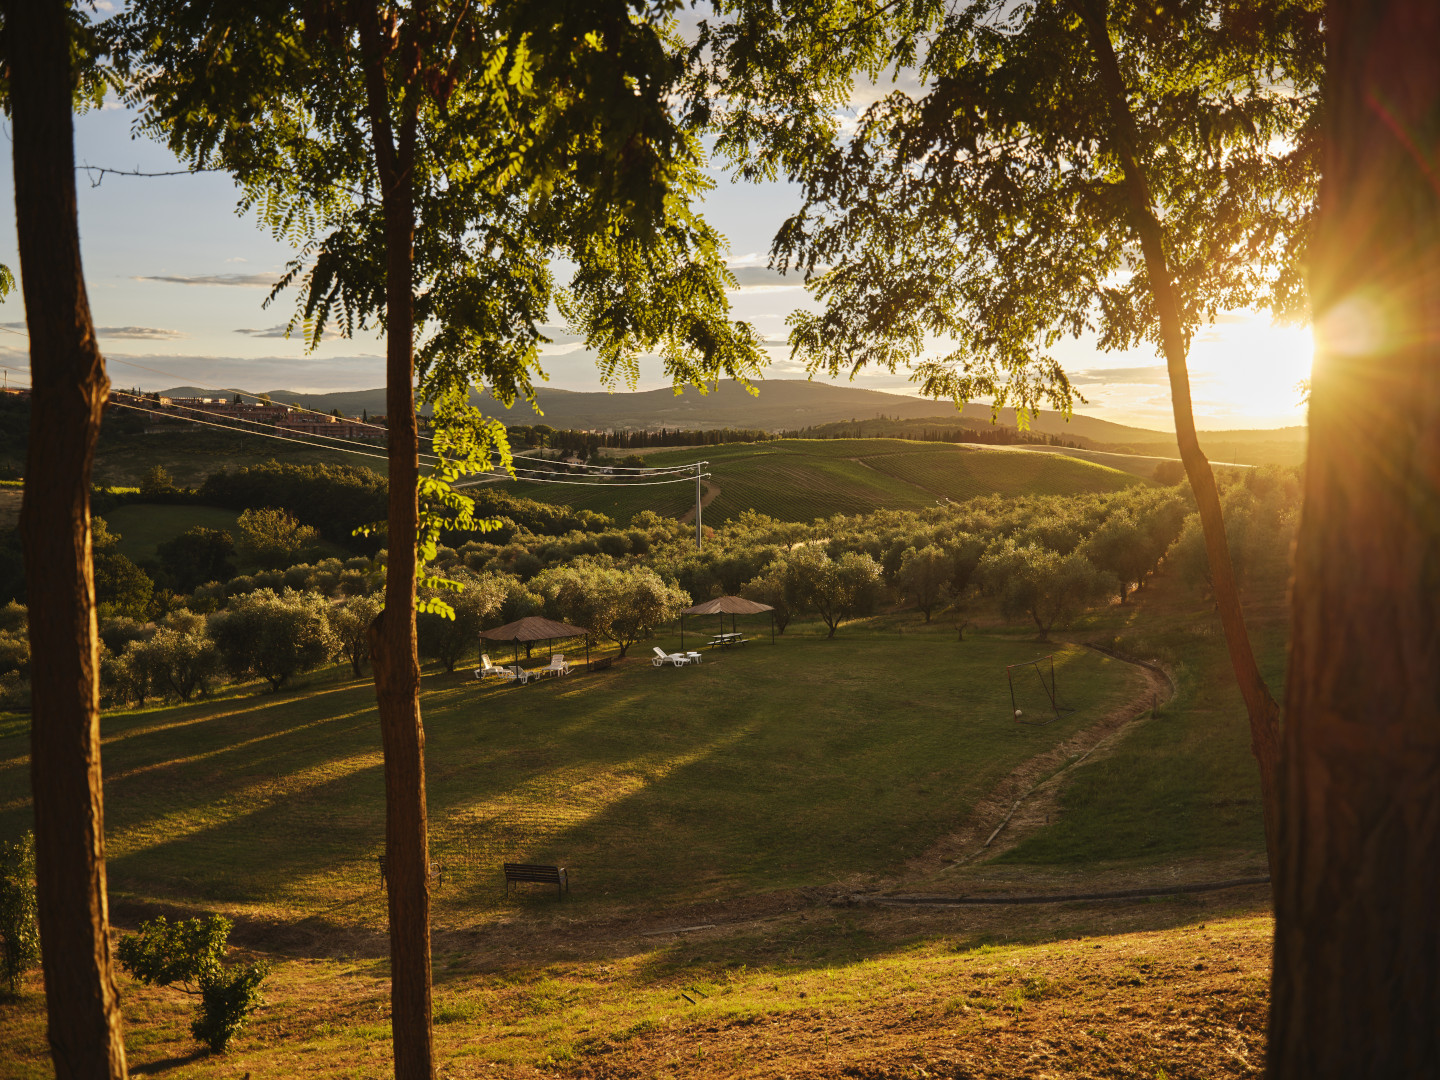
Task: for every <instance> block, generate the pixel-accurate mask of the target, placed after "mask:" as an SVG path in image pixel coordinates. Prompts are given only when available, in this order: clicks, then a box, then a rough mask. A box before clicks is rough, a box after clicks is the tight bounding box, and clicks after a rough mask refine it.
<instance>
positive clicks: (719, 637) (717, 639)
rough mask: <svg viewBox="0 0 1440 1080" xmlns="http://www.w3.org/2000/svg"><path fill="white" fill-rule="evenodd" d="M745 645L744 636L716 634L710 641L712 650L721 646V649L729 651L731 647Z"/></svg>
mask: <svg viewBox="0 0 1440 1080" xmlns="http://www.w3.org/2000/svg"><path fill="white" fill-rule="evenodd" d="M744 644H745V635H744V634H716V635H715V636H714V637H713V638H711V639H710V647H711V648H712V649H713V648H714V647H715V646H717V645H718V646H720V648H722V649H728V648H729V647H730V646H731V645H744Z"/></svg>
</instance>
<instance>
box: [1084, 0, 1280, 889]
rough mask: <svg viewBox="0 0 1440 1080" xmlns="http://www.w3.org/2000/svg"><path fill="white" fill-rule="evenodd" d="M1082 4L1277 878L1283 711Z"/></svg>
mask: <svg viewBox="0 0 1440 1080" xmlns="http://www.w3.org/2000/svg"><path fill="white" fill-rule="evenodd" d="M1078 6H1079V11H1080V14H1081V17H1082V19H1083V21H1084V23H1085V27H1086V32H1087V34H1088V36H1089V39H1090V45H1091V48H1092V49H1093V50H1094V52H1095V60H1096V65H1097V68H1098V71H1099V75H1100V85H1101V88H1102V91H1103V93H1104V94H1105V97H1106V103H1107V108H1108V111H1109V113H1110V119H1111V122H1112V124H1113V125H1114V129H1115V130H1114V135H1115V144H1116V149H1117V151H1118V153H1119V156H1120V162H1121V167H1122V169H1123V170H1124V173H1125V184H1126V191H1127V196H1128V200H1129V203H1130V214H1131V217H1132V219H1133V222H1134V226H1135V231H1136V233H1137V234H1138V235H1139V237H1140V247H1141V251H1142V253H1143V254H1144V257H1145V269H1146V271H1147V273H1148V274H1149V277H1150V289H1151V292H1152V293H1153V295H1154V299H1155V310H1156V312H1157V313H1158V315H1159V318H1160V336H1161V341H1162V343H1163V346H1164V350H1165V366H1166V369H1167V370H1168V372H1169V375H1170V403H1171V406H1172V408H1173V410H1174V413H1175V438H1176V441H1177V442H1178V443H1179V444H1180V460H1181V461H1182V462H1183V463H1184V465H1185V475H1186V476H1187V477H1188V478H1189V480H1190V488H1191V490H1192V491H1193V492H1194V493H1195V505H1196V508H1197V509H1198V510H1199V513H1200V525H1201V528H1202V531H1203V532H1204V535H1205V552H1206V554H1207V555H1208V556H1209V561H1210V579H1211V582H1212V584H1213V587H1214V591H1215V604H1216V607H1217V608H1218V609H1219V611H1220V624H1221V626H1222V627H1223V628H1224V630H1225V645H1226V648H1227V649H1228V650H1229V653H1230V666H1231V668H1232V669H1233V670H1234V672H1235V680H1236V682H1238V683H1239V685H1240V695H1241V697H1243V698H1244V699H1245V709H1246V712H1247V713H1248V714H1249V717H1250V749H1251V752H1252V753H1253V754H1254V755H1255V761H1256V763H1257V764H1258V765H1259V766H1260V798H1261V803H1262V805H1263V807H1264V813H1265V849H1266V853H1267V855H1268V857H1269V862H1270V875H1271V878H1272V879H1273V878H1274V877H1275V876H1276V853H1277V852H1278V851H1279V789H1278V777H1279V768H1280V707H1279V706H1278V705H1277V704H1276V703H1275V699H1274V697H1272V696H1271V694H1270V689H1269V687H1267V686H1266V685H1265V680H1264V678H1263V677H1262V676H1261V675H1260V666H1259V665H1258V664H1257V663H1256V662H1255V651H1254V649H1253V648H1252V647H1251V644H1250V633H1249V631H1248V630H1246V628H1245V615H1244V612H1243V611H1242V609H1241V606H1240V589H1239V586H1238V585H1237V583H1236V580H1235V569H1234V566H1233V565H1232V564H1231V561H1230V547H1229V544H1228V543H1227V542H1226V540H1225V519H1224V516H1223V514H1222V512H1221V509H1220V492H1219V489H1218V488H1217V487H1216V486H1215V473H1214V471H1213V470H1212V469H1211V468H1210V462H1209V460H1208V459H1207V458H1206V457H1205V454H1204V453H1203V452H1202V451H1201V449H1200V439H1199V436H1198V435H1197V434H1196V431H1195V414H1194V410H1193V409H1192V407H1191V402H1190V371H1189V369H1188V367H1187V366H1186V356H1187V354H1188V352H1189V342H1188V339H1187V336H1186V334H1185V329H1184V325H1183V323H1182V322H1181V320H1180V307H1179V303H1178V301H1177V300H1176V297H1175V285H1174V279H1173V278H1172V276H1171V274H1170V267H1169V264H1168V262H1167V260H1166V257H1165V243H1164V229H1163V228H1162V226H1161V224H1160V222H1159V220H1158V219H1157V218H1156V216H1155V211H1154V207H1153V204H1152V202H1151V199H1150V182H1149V178H1148V176H1147V175H1146V172H1145V165H1144V161H1143V157H1142V154H1141V147H1140V136H1139V132H1138V130H1137V128H1136V126H1135V118H1134V117H1133V116H1132V115H1131V113H1130V105H1129V99H1128V94H1127V91H1126V89H1125V81H1124V78H1123V76H1122V75H1121V73H1120V65H1119V62H1118V61H1117V60H1116V58H1115V48H1114V45H1113V44H1112V43H1111V40H1110V30H1109V26H1108V24H1107V21H1106V0H1078Z"/></svg>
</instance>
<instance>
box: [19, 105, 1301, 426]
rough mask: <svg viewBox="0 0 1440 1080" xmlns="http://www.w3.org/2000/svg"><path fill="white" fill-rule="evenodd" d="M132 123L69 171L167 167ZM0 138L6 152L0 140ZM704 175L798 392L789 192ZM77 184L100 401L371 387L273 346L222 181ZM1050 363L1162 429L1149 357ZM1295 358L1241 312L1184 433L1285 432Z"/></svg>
mask: <svg viewBox="0 0 1440 1080" xmlns="http://www.w3.org/2000/svg"><path fill="white" fill-rule="evenodd" d="M133 121H134V114H133V113H131V112H129V111H127V110H126V109H124V108H122V107H119V106H117V105H109V106H107V107H106V108H104V109H102V110H98V111H93V112H90V113H86V114H82V115H80V116H77V117H76V118H75V159H76V162H77V163H79V164H82V165H83V164H90V165H96V166H102V165H103V166H106V167H108V168H113V169H122V170H123V169H133V170H137V171H147V172H159V171H164V170H168V169H178V168H180V167H181V166H180V163H179V162H178V161H176V160H175V158H174V157H173V156H172V155H171V154H170V153H169V151H168V150H167V149H166V148H165V147H163V146H160V145H159V144H156V143H154V142H151V141H149V140H146V139H143V138H139V139H137V138H135V137H133V135H132V131H131V127H132V124H133ZM5 135H6V136H7V142H8V135H9V132H8V125H7V129H6V131H5ZM714 176H715V178H716V181H717V186H716V188H715V190H714V191H712V192H711V193H710V195H709V196H708V198H707V200H706V206H705V214H706V217H707V218H708V219H709V220H710V221H711V223H712V224H713V225H714V226H715V227H716V228H718V229H719V230H720V232H722V233H723V234H724V235H725V236H726V237H727V238H728V239H729V242H730V252H731V253H730V262H731V265H732V268H733V269H734V271H735V273H736V275H737V277H738V278H739V280H740V287H739V289H737V290H736V291H734V292H733V293H732V294H731V298H730V299H731V304H732V309H733V312H734V314H735V316H736V317H738V318H743V319H748V320H750V321H751V322H753V323H754V325H755V327H756V328H757V330H759V332H760V333H761V334H762V335H764V336H765V338H766V339H767V343H768V344H767V350H768V352H769V354H770V356H771V361H770V364H769V366H768V368H767V377H769V378H804V377H805V375H806V373H805V371H804V368H803V366H802V365H801V364H799V363H798V362H795V361H792V360H791V359H790V355H789V347H788V345H787V344H786V343H785V335H786V325H785V317H786V315H787V314H789V313H790V312H791V311H793V310H795V309H796V308H800V307H810V308H813V306H814V305H813V303H812V302H811V301H810V300H809V297H808V295H807V293H806V292H805V289H804V287H803V285H802V284H801V283H800V282H799V281H797V280H795V279H794V278H793V277H792V278H788V279H787V278H783V277H781V276H780V275H778V274H776V273H775V272H774V271H771V270H769V269H767V268H766V262H767V253H768V251H769V247H770V240H771V237H772V236H773V235H774V233H775V231H776V229H777V228H778V227H779V225H780V224H781V223H782V222H783V221H784V220H785V218H786V217H787V216H788V215H789V214H790V213H791V212H792V211H793V210H795V209H797V208H798V206H799V196H798V191H797V189H796V188H794V187H792V186H790V185H787V184H784V183H774V184H765V185H753V184H742V183H732V182H731V181H730V180H729V179H728V178H727V177H726V176H725V175H724V174H723V173H721V172H719V171H718V170H717V171H716V172H715V173H714ZM97 180H98V182H96V181H97ZM77 181H78V184H79V189H80V190H79V214H80V235H81V244H82V256H83V259H84V264H85V273H86V280H87V285H88V288H89V294H90V303H91V309H92V313H93V316H94V320H95V324H96V326H97V328H98V333H99V337H100V344H101V348H102V349H103V350H104V352H105V355H106V358H107V362H108V363H109V370H110V378H111V382H112V383H113V384H114V385H115V386H117V387H131V386H139V387H141V388H143V389H147V390H153V389H164V388H167V387H170V386H176V385H181V384H190V385H199V386H208V387H216V388H223V387H240V388H243V389H246V390H249V391H252V392H257V393H258V392H263V391H268V390H296V391H304V392H310V393H317V392H324V391H333V390H359V389H367V388H371V387H376V386H381V385H383V383H384V374H383V372H384V346H383V343H382V342H381V341H379V340H378V339H377V338H375V337H373V336H368V335H367V336H362V337H357V338H355V339H349V340H347V339H341V338H334V339H330V340H327V341H325V342H323V343H322V344H321V346H320V347H319V348H318V349H316V350H315V351H314V352H313V353H311V352H307V350H306V349H305V347H304V344H303V342H301V341H300V340H298V339H294V338H292V339H286V337H285V336H284V326H285V324H286V322H287V321H288V319H289V317H290V315H291V313H292V311H293V308H294V302H295V301H294V295H293V293H291V294H282V295H281V296H280V297H279V298H277V299H276V301H275V302H274V303H273V304H271V305H270V306H269V307H268V308H267V307H266V306H265V300H266V297H267V295H268V293H269V286H270V285H271V284H272V283H273V282H274V281H275V280H276V279H277V278H278V277H279V275H280V273H281V272H282V270H283V268H284V266H285V263H286V262H287V261H288V260H289V259H290V258H292V257H293V255H294V253H293V251H292V250H291V249H290V247H289V246H288V245H287V244H285V243H283V242H281V241H277V240H275V239H274V238H272V237H271V236H270V234H269V233H268V232H266V231H263V230H262V229H260V228H258V227H257V226H256V224H255V222H254V220H253V218H250V217H244V216H240V215H239V214H237V211H236V204H237V202H238V198H239V192H238V190H237V189H236V188H235V187H234V185H233V184H232V183H231V181H230V180H229V178H228V177H226V176H225V175H224V174H198V175H182V176H168V177H147V178H137V177H126V176H110V175H107V176H104V177H103V178H100V177H94V176H87V174H86V173H84V172H80V173H79V174H78V175H77ZM0 197H3V198H4V200H5V202H6V205H13V184H12V174H11V170H10V169H9V168H5V169H4V170H3V175H0ZM0 262H4V263H5V264H6V265H9V266H11V267H12V268H18V266H19V258H18V255H17V253H16V240H15V228H14V220H13V217H7V219H6V220H5V221H4V223H3V226H0ZM24 325H25V324H24V309H23V305H22V302H21V300H20V297H19V295H18V293H16V294H12V296H11V297H10V298H9V299H8V300H7V301H6V302H5V303H4V304H0V366H4V367H7V368H9V369H10V370H11V371H13V372H21V373H22V374H21V375H20V378H21V379H22V380H23V369H24V368H25V367H27V366H28V354H27V348H28V346H27V342H26V338H25V335H24ZM564 331H565V328H564V327H563V326H557V327H555V328H554V330H553V332H552V333H551V336H552V337H554V338H555V339H556V341H555V344H554V345H552V346H550V347H549V348H548V349H547V351H546V356H545V358H544V360H543V367H544V369H545V371H546V374H547V375H548V383H547V384H546V385H549V386H554V387H560V388H563V389H567V390H591V391H594V390H601V389H603V387H602V386H601V384H600V380H599V377H598V375H597V373H596V369H595V366H594V362H593V358H592V357H591V356H590V355H589V354H587V353H586V352H585V350H584V349H583V347H582V346H581V345H580V344H578V343H576V342H575V341H574V339H573V338H569V336H568V335H567V334H565V332H564ZM567 338H568V340H567ZM1054 354H1055V355H1056V357H1057V358H1058V359H1059V360H1060V361H1061V363H1062V364H1063V365H1064V367H1065V369H1066V371H1067V372H1068V373H1069V374H1070V376H1071V379H1072V380H1073V382H1074V383H1075V385H1076V387H1077V389H1078V390H1079V391H1080V393H1081V394H1083V395H1084V397H1085V398H1086V399H1087V403H1086V404H1083V405H1077V407H1076V411H1077V412H1081V413H1084V414H1086V415H1090V416H1096V417H1100V418H1102V419H1106V420H1111V421H1114V422H1116V423H1122V424H1132V425H1135V426H1138V427H1147V428H1154V429H1159V430H1173V426H1174V425H1173V422H1172V420H1171V413H1170V397H1169V384H1168V380H1167V378H1166V374H1165V369H1164V366H1163V364H1162V363H1161V362H1160V361H1159V359H1158V358H1157V356H1156V355H1155V353H1154V351H1153V350H1152V349H1150V348H1149V347H1146V348H1143V349H1140V350H1135V351H1131V352H1110V353H1104V352H1100V351H1099V350H1098V349H1097V348H1096V345H1095V342H1094V340H1093V339H1086V338H1081V339H1078V340H1071V339H1066V340H1065V341H1063V342H1061V343H1060V344H1058V345H1057V346H1056V347H1055V349H1054ZM1309 357H1310V335H1309V331H1308V329H1302V328H1295V327H1276V326H1273V325H1271V323H1270V321H1269V318H1268V316H1265V315H1259V314H1255V313H1252V312H1232V313H1229V314H1227V315H1222V316H1221V318H1220V320H1219V321H1218V322H1217V324H1216V325H1215V326H1213V327H1210V328H1208V329H1206V330H1205V331H1202V332H1201V333H1200V334H1199V335H1198V336H1197V339H1196V340H1195V342H1194V343H1193V345H1192V349H1191V360H1190V366H1191V378H1192V390H1193V396H1194V407H1195V413H1196V418H1197V421H1198V424H1199V426H1200V427H1201V428H1202V429H1211V430H1214V429H1225V428H1260V427H1283V426H1287V425H1293V424H1299V423H1303V422H1304V415H1303V410H1302V408H1301V407H1300V404H1299V393H1298V391H1297V390H1296V389H1295V384H1296V383H1297V382H1298V381H1299V380H1300V379H1302V378H1304V377H1305V376H1306V375H1307V373H1308V370H1309ZM817 378H818V376H817ZM12 381H13V380H12ZM853 384H854V385H856V386H862V387H866V388H869V389H875V390H886V391H889V392H892V393H902V394H910V395H916V394H918V390H917V389H916V387H915V386H914V385H913V384H911V383H910V382H909V380H908V378H907V375H906V373H905V372H898V373H895V374H891V373H888V372H874V373H862V374H861V375H859V376H858V377H857V378H855V379H854V380H853ZM663 385H665V382H664V378H663V375H662V373H661V370H660V365H659V363H658V361H652V362H644V361H642V372H641V378H640V383H639V385H638V387H637V388H638V389H641V390H650V389H656V388H658V387H661V386H663ZM763 392H764V388H763V384H761V393H762V394H763ZM517 422H521V420H520V418H518V417H517Z"/></svg>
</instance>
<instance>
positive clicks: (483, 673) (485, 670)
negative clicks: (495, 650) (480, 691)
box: [475, 653, 515, 679]
mask: <svg viewBox="0 0 1440 1080" xmlns="http://www.w3.org/2000/svg"><path fill="white" fill-rule="evenodd" d="M487 677H488V678H495V679H513V678H515V672H513V671H511V670H510V669H509V668H504V667H496V666H495V665H494V664H492V663H490V656H489V654H488V653H481V654H480V667H478V668H476V669H475V678H476V679H484V678H487Z"/></svg>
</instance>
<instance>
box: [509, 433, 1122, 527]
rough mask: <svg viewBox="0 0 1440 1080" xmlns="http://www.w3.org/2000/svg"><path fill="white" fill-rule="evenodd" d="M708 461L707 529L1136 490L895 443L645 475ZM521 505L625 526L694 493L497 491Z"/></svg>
mask: <svg viewBox="0 0 1440 1080" xmlns="http://www.w3.org/2000/svg"><path fill="white" fill-rule="evenodd" d="M702 459H703V460H707V461H708V462H709V465H708V466H707V471H708V472H709V473H710V479H709V481H707V484H708V485H710V486H711V487H712V488H713V489H716V494H715V495H714V500H713V502H711V503H710V504H709V505H708V506H707V507H706V508H705V511H704V514H703V518H704V520H705V521H706V522H707V523H709V524H719V523H721V522H723V521H728V520H730V519H731V518H734V517H737V516H738V515H739V514H741V513H742V512H743V511H745V510H756V511H759V512H760V513H763V514H768V515H770V516H771V517H774V518H777V519H779V520H781V521H800V522H808V521H812V520H814V519H815V518H821V517H829V516H830V515H832V514H863V513H869V512H871V511H873V510H880V509H892V510H916V509H920V508H921V507H925V506H933V505H935V504H936V503H937V502H943V501H945V500H947V499H949V500H955V501H960V500H964V499H969V498H974V497H975V496H977V495H988V494H999V495H1006V496H1018V495H1057V494H1079V493H1084V492H1104V491H1116V490H1119V489H1120V488H1123V487H1126V486H1128V485H1130V484H1135V483H1139V482H1141V481H1140V480H1139V479H1138V478H1137V477H1135V476H1134V475H1131V474H1129V473H1126V472H1122V471H1121V470H1119V469H1113V468H1109V467H1107V466H1104V465H1097V464H1094V463H1092V462H1088V461H1080V460H1077V459H1075V458H1070V457H1066V456H1064V455H1061V454H1035V453H1029V452H1026V451H1024V450H1015V449H997V448H988V447H985V448H982V447H975V446H965V445H959V446H957V445H954V444H951V443H916V442H909V441H906V440H901V439H823V440H812V439H782V440H779V441H777V442H766V443H733V444H730V445H728V446H707V447H703V448H684V449H678V450H668V451H663V452H658V453H657V452H652V453H648V454H646V456H645V461H646V464H648V465H680V464H688V463H690V462H693V461H698V460H702ZM505 490H506V491H509V492H511V493H513V494H515V495H519V496H522V497H524V498H529V499H538V500H541V501H545V502H556V503H560V502H563V503H568V504H569V505H571V506H573V507H575V508H576V509H583V510H594V511H597V512H598V513H602V514H608V515H610V516H611V517H614V518H616V519H617V520H619V521H621V522H624V521H628V520H629V518H630V517H631V516H632V515H633V514H636V513H638V512H640V511H641V510H654V511H656V512H657V513H660V514H666V515H669V516H680V515H681V514H684V513H685V512H686V511H687V510H689V509H690V508H691V507H693V506H694V502H695V495H694V490H695V489H694V487H693V486H692V485H691V484H689V483H677V484H674V485H670V486H665V487H634V488H623V487H603V488H602V487H598V486H597V487H596V488H595V489H594V490H587V489H585V488H582V487H569V486H558V485H551V484H523V483H516V484H513V485H508V484H507V485H506V488H505Z"/></svg>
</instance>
